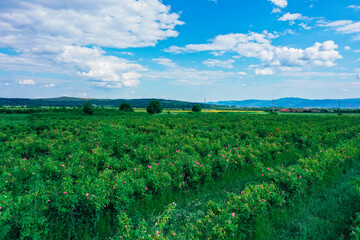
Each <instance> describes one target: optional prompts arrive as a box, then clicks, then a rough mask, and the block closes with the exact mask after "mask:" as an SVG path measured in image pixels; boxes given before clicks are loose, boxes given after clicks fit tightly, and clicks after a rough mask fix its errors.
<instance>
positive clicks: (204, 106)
mask: <svg viewBox="0 0 360 240" xmlns="http://www.w3.org/2000/svg"><path fill="white" fill-rule="evenodd" d="M205 108H206V97H204V112H205Z"/></svg>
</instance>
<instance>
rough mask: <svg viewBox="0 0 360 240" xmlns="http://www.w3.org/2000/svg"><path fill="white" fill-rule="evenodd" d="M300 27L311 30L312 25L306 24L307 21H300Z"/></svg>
mask: <svg viewBox="0 0 360 240" xmlns="http://www.w3.org/2000/svg"><path fill="white" fill-rule="evenodd" d="M299 26H300V27H302V28H304V29H305V30H310V29H311V27H309V26H308V25H306V24H305V23H300V24H299Z"/></svg>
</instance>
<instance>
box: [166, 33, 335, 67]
mask: <svg viewBox="0 0 360 240" xmlns="http://www.w3.org/2000/svg"><path fill="white" fill-rule="evenodd" d="M276 37H277V36H276V35H273V34H271V33H268V32H266V31H265V32H263V33H261V34H259V33H253V32H250V33H248V34H227V35H219V36H216V37H215V38H214V39H212V40H210V42H209V43H206V44H189V45H186V46H185V47H178V46H172V47H170V48H169V49H167V50H166V51H168V52H172V53H181V52H201V51H210V52H213V51H217V52H218V51H220V52H233V53H236V54H238V55H239V56H241V57H249V58H257V59H259V60H260V61H261V62H262V63H263V65H265V66H267V67H270V66H273V67H274V66H276V67H281V66H286V67H298V66H316V67H332V66H335V65H336V62H335V61H336V60H338V59H340V58H342V56H341V55H340V54H339V52H338V51H337V50H336V49H337V48H338V45H336V44H335V43H334V42H333V41H325V42H323V43H318V42H317V43H315V44H314V45H313V46H311V47H308V48H305V49H301V48H292V47H286V46H273V45H272V42H271V41H272V39H274V38H276Z"/></svg>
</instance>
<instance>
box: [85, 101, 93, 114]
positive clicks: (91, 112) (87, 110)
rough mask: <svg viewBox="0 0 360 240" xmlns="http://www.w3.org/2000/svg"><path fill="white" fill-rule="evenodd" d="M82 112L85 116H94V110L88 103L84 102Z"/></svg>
mask: <svg viewBox="0 0 360 240" xmlns="http://www.w3.org/2000/svg"><path fill="white" fill-rule="evenodd" d="M83 111H84V113H86V114H89V115H93V114H94V108H93V106H92V104H91V103H90V102H86V103H85V104H84V106H83Z"/></svg>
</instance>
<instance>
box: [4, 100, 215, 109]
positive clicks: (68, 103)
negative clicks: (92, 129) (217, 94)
mask: <svg viewBox="0 0 360 240" xmlns="http://www.w3.org/2000/svg"><path fill="white" fill-rule="evenodd" d="M152 100H158V101H159V102H160V104H161V106H162V107H163V108H187V109H188V108H192V107H193V106H194V105H195V104H198V103H194V102H185V101H176V100H165V99H152V98H146V99H145V98H144V99H87V98H74V97H58V98H39V99H31V98H0V106H28V107H45V106H46V107H77V106H82V105H83V104H84V103H85V102H87V101H90V102H91V103H92V104H95V105H97V106H101V107H116V108H118V107H119V106H120V104H121V103H123V102H128V103H130V104H131V105H132V106H133V107H135V108H146V107H147V106H148V105H149V103H150V101H152ZM201 105H202V106H204V104H201ZM206 107H207V108H214V107H216V105H211V104H209V105H207V106H206Z"/></svg>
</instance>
